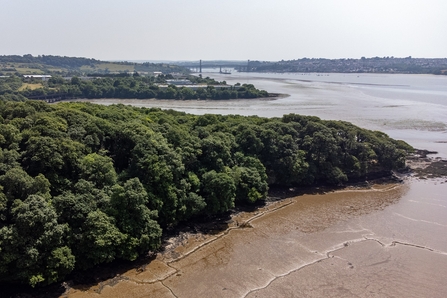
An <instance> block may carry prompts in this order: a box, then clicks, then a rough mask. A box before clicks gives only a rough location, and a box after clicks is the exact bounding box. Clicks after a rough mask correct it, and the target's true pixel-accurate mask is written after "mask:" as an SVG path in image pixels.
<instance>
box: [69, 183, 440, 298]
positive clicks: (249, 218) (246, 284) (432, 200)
mask: <svg viewBox="0 0 447 298" xmlns="http://www.w3.org/2000/svg"><path fill="white" fill-rule="evenodd" d="M410 186H411V187H410ZM445 191H447V183H445V181H443V180H430V181H427V180H418V179H416V178H411V179H410V181H407V183H406V184H394V183H392V184H378V185H370V186H369V187H366V188H357V187H350V188H347V189H344V190H339V191H331V192H327V193H320V194H312V195H302V196H298V197H293V198H290V199H285V200H282V201H278V202H274V203H271V204H268V205H267V206H265V207H263V208H261V209H259V210H256V211H254V212H242V213H239V214H235V215H234V216H233V218H232V221H231V222H230V223H229V226H228V228H227V229H225V230H223V231H221V232H219V233H216V234H212V233H211V234H202V233H194V232H190V233H185V234H182V235H179V236H177V237H176V238H172V239H169V240H168V242H167V246H166V249H165V250H164V251H163V252H161V253H159V254H157V256H156V258H155V259H154V260H153V261H152V262H150V263H149V264H147V265H145V266H144V267H143V268H142V267H139V268H135V269H132V270H129V271H127V272H125V273H124V274H121V275H119V276H117V277H115V278H113V279H110V280H107V281H104V282H101V283H99V284H95V285H90V286H86V285H84V286H75V287H73V288H70V289H69V290H68V291H67V292H66V293H65V294H66V295H67V296H68V297H322V296H325V297H371V296H373V297H386V296H400V297H422V296H424V297H428V296H429V297H443V296H444V294H445V293H446V291H447V285H446V284H445V282H444V280H445V278H444V277H445V276H447V253H446V251H447V239H445V238H446V237H445V229H446V227H447V219H446V217H445V216H444V215H445V212H446V210H445V209H446V208H447V206H446V204H445V202H443V198H442V193H445ZM424 194H425V195H424ZM427 194H429V195H427ZM416 209H417V212H415V210H416ZM435 210H438V211H435ZM421 211H422V212H421ZM179 237H180V238H179Z"/></svg>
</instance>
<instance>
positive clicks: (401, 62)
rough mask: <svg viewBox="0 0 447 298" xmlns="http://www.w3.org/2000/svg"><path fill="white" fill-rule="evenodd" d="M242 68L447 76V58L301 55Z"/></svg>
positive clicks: (263, 70) (259, 70) (252, 69)
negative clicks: (357, 57)
mask: <svg viewBox="0 0 447 298" xmlns="http://www.w3.org/2000/svg"><path fill="white" fill-rule="evenodd" d="M240 71H250V72H339V73H412V74H416V73H419V74H439V75H442V74H443V75H447V58H412V57H411V56H410V57H406V58H394V57H382V58H381V57H374V58H365V57H362V58H361V59H323V58H317V59H315V58H302V59H298V60H288V61H284V60H282V61H278V62H261V61H249V62H248V63H247V67H245V69H244V68H242V69H240Z"/></svg>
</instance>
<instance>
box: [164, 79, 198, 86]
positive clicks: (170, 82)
mask: <svg viewBox="0 0 447 298" xmlns="http://www.w3.org/2000/svg"><path fill="white" fill-rule="evenodd" d="M166 83H168V85H176V86H178V85H191V84H192V83H191V81H190V80H166Z"/></svg>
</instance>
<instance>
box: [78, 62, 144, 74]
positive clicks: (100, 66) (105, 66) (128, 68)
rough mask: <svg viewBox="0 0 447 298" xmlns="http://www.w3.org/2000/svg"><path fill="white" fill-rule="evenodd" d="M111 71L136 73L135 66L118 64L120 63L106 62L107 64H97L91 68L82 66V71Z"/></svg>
mask: <svg viewBox="0 0 447 298" xmlns="http://www.w3.org/2000/svg"><path fill="white" fill-rule="evenodd" d="M106 69H107V70H109V71H110V72H116V71H135V66H134V65H125V64H118V63H111V62H105V63H99V64H96V65H95V67H94V68H93V67H90V66H82V67H81V71H90V72H91V71H93V72H94V71H95V70H98V71H99V70H100V71H105V70H106Z"/></svg>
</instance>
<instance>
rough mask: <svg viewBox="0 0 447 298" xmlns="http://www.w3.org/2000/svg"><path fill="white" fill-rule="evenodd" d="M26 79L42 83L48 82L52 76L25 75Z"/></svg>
mask: <svg viewBox="0 0 447 298" xmlns="http://www.w3.org/2000/svg"><path fill="white" fill-rule="evenodd" d="M23 77H24V78H25V79H38V80H42V81H47V80H48V79H50V78H51V75H23Z"/></svg>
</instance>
